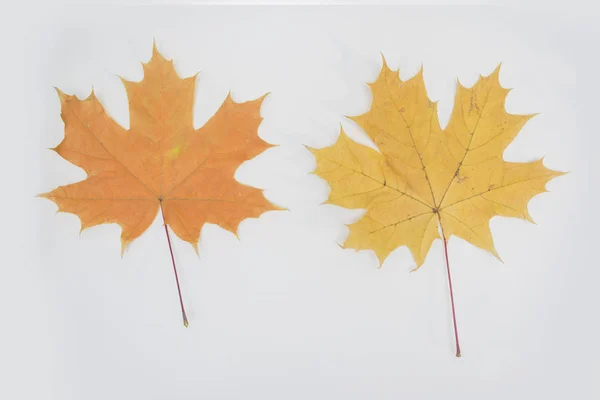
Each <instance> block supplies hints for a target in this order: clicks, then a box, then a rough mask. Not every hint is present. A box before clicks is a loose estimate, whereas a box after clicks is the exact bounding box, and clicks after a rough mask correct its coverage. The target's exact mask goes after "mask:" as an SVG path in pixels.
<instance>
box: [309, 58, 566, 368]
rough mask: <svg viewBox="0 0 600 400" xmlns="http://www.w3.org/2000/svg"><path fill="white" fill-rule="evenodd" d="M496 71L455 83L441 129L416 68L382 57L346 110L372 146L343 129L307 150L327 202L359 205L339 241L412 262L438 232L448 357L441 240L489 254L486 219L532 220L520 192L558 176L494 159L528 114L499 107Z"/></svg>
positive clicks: (532, 191) (538, 165) (531, 192)
mask: <svg viewBox="0 0 600 400" xmlns="http://www.w3.org/2000/svg"><path fill="white" fill-rule="evenodd" d="M498 74H499V67H498V68H497V69H496V70H495V71H494V72H493V73H492V74H491V75H489V76H487V77H480V79H479V80H478V81H477V83H475V85H474V86H473V87H471V88H466V87H464V86H462V85H460V83H459V84H458V90H457V92H456V97H455V101H454V109H453V111H452V115H451V117H450V121H449V123H448V125H447V127H446V128H445V129H444V130H442V129H441V127H440V125H439V121H438V113H437V104H436V103H435V102H432V101H431V100H430V99H429V98H428V96H427V92H426V90H425V84H424V81H423V73H422V70H420V71H419V72H418V73H417V75H415V76H414V77H412V78H411V79H409V80H407V81H402V80H401V79H400V76H399V72H398V71H396V72H394V71H392V70H390V69H389V68H388V66H387V65H386V63H385V60H384V61H383V67H382V70H381V73H380V75H379V77H378V78H377V80H376V81H375V82H373V83H372V84H370V85H369V86H370V88H371V91H372V94H373V102H372V105H371V109H370V110H369V111H368V112H366V113H365V114H363V115H360V116H358V117H351V119H353V120H354V121H356V122H357V123H358V125H359V126H360V127H361V128H362V129H363V130H364V131H365V132H366V133H367V134H368V135H369V137H370V138H371V139H372V140H373V142H374V143H375V144H376V145H377V147H378V149H379V151H380V152H377V151H375V150H373V149H371V148H369V147H366V146H363V145H359V144H357V143H355V142H354V141H352V140H351V139H350V138H349V137H348V136H346V134H345V133H344V132H343V130H342V132H341V134H340V137H339V139H338V140H337V142H336V143H335V144H334V145H333V146H331V147H327V148H324V149H310V150H311V151H312V153H313V154H314V156H315V158H316V159H317V169H316V171H315V173H316V174H317V175H318V176H320V177H321V178H323V179H325V180H326V181H327V182H328V183H329V185H330V186H331V192H330V195H329V200H328V203H329V204H334V205H338V206H342V207H346V208H358V209H366V213H365V214H364V216H363V217H362V218H361V219H360V220H359V221H358V222H356V223H354V224H352V225H350V234H349V236H348V238H347V239H346V241H345V243H344V246H343V247H345V248H351V249H356V250H363V249H372V250H374V251H375V254H376V255H377V257H378V259H379V263H380V265H381V264H383V261H384V260H385V258H386V257H387V256H388V255H389V254H390V253H391V252H392V251H393V250H394V249H396V248H398V247H400V246H407V247H408V249H409V250H410V252H411V253H412V255H413V257H414V259H415V262H416V264H417V268H419V267H420V266H421V265H422V264H423V263H424V261H425V257H426V256H427V253H428V252H429V249H430V248H431V244H432V243H433V241H434V240H435V239H436V238H439V237H440V233H439V232H441V236H442V240H443V243H444V251H445V257H446V267H447V273H448V284H449V286H450V300H451V303H452V316H453V323H454V336H455V340H456V356H457V357H460V356H461V351H460V344H459V340H458V330H457V326H456V314H455V308H454V295H453V290H452V279H451V276H450V265H449V262H448V248H447V240H448V238H449V237H450V236H452V235H456V236H458V237H461V238H463V239H465V240H466V241H468V242H470V243H472V244H473V245H475V246H477V247H479V248H482V249H485V250H487V251H489V252H491V253H492V254H493V255H495V256H496V257H498V253H497V252H496V249H495V247H494V242H493V239H492V234H491V232H490V227H489V221H490V219H491V218H492V217H494V216H505V217H516V218H523V219H526V220H529V221H531V217H530V216H529V213H528V212H527V203H528V202H529V200H531V198H532V197H533V196H535V195H536V194H538V193H541V192H544V191H545V190H546V189H545V186H546V183H547V182H548V181H549V180H551V179H552V178H554V177H557V176H559V175H562V174H563V173H561V172H557V171H552V170H549V169H547V168H546V167H544V165H543V162H542V160H538V161H534V162H529V163H515V162H507V161H504V160H503V158H502V155H503V153H504V150H505V149H506V147H507V146H508V145H509V144H510V143H511V142H512V140H513V139H514V138H515V137H516V136H517V134H518V133H519V131H520V129H521V128H522V127H523V125H524V124H525V123H526V122H527V121H528V120H529V119H530V118H531V117H532V115H512V114H509V113H507V112H506V110H505V108H504V102H505V99H506V96H507V94H508V92H509V90H508V89H504V88H502V86H500V82H499V81H498ZM498 258H499V257H498Z"/></svg>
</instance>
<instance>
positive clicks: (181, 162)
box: [40, 44, 279, 326]
mask: <svg viewBox="0 0 600 400" xmlns="http://www.w3.org/2000/svg"><path fill="white" fill-rule="evenodd" d="M142 65H143V69H144V78H143V79H142V81H140V82H130V81H126V80H124V79H122V82H123V84H124V85H125V89H126V91H127V97H128V99H129V114H130V129H129V130H126V129H124V128H123V127H121V126H120V125H119V124H117V123H116V122H115V121H114V120H113V119H112V118H111V117H110V116H109V115H108V114H107V113H106V111H105V110H104V107H103V106H102V104H101V103H100V102H99V101H98V99H97V98H96V96H95V95H94V92H93V91H92V93H91V94H90V96H89V97H88V98H86V99H85V100H79V99H78V98H77V97H75V96H70V95H67V94H65V93H63V92H62V91H60V90H59V89H57V92H58V95H59V98H60V102H61V117H62V119H63V121H64V123H65V137H64V140H63V141H62V142H61V143H60V144H59V145H58V146H56V147H55V148H54V149H53V150H54V151H56V152H57V153H58V154H59V155H60V156H62V157H63V158H64V159H66V160H67V161H69V162H71V163H73V164H75V165H77V166H79V167H81V168H83V169H84V170H85V172H86V173H87V179H85V180H83V181H81V182H77V183H74V184H71V185H66V186H61V187H58V188H57V189H55V190H53V191H51V192H49V193H45V194H42V195H40V196H42V197H45V198H47V199H50V200H52V201H54V202H55V203H56V204H57V205H58V208H59V211H63V212H69V213H72V214H75V215H77V216H78V217H79V219H80V220H81V230H84V229H86V228H90V227H92V226H95V225H99V224H104V223H117V224H119V225H120V226H121V229H122V232H121V251H122V252H123V251H124V250H125V247H126V246H127V245H128V244H129V243H130V242H131V241H133V240H134V239H136V238H137V237H139V236H140V235H141V234H142V233H143V232H144V231H145V230H146V229H147V228H148V227H149V226H150V224H151V223H152V221H153V220H154V218H155V217H156V215H157V213H158V211H159V209H160V211H161V213H162V216H163V219H164V224H165V231H166V233H167V239H168V241H169V247H171V243H170V238H169V236H168V235H169V231H168V229H167V225H168V226H169V227H170V228H171V229H172V230H173V232H174V233H175V234H176V235H177V236H178V237H179V238H181V239H182V240H184V241H186V242H189V243H190V244H192V246H193V247H194V249H195V250H196V252H198V247H197V243H198V239H199V236H200V230H201V229H202V226H203V225H204V224H206V223H212V224H217V225H219V226H221V227H223V228H224V229H226V230H228V231H230V232H233V233H234V234H236V231H237V228H238V225H239V224H240V222H241V221H242V220H244V219H246V218H253V217H258V216H259V215H261V214H262V213H264V212H266V211H269V210H276V209H279V208H278V207H276V206H274V205H272V204H271V203H270V202H269V201H267V200H266V199H265V197H264V196H263V192H262V190H259V189H256V188H252V187H249V186H245V185H243V184H241V183H239V182H237V181H236V180H235V179H234V173H235V171H236V169H237V168H238V166H239V165H240V164H241V163H242V162H244V161H246V160H249V159H251V158H253V157H255V156H257V155H258V154H259V153H261V152H263V151H264V150H266V149H267V148H269V147H271V145H270V144H268V143H266V142H265V141H263V140H262V139H261V138H260V137H258V134H257V131H258V126H259V124H260V123H261V121H262V118H261V116H260V107H261V104H262V101H263V99H264V96H263V97H261V98H259V99H257V100H253V101H248V102H245V103H236V102H234V101H233V100H232V99H231V96H230V95H228V96H227V98H226V99H225V101H224V102H223V104H222V105H221V106H220V108H219V109H218V110H217V111H216V113H215V114H214V115H213V116H212V117H211V118H210V119H209V120H208V122H206V124H205V125H204V126H202V127H201V128H199V129H194V126H193V104H194V90H195V83H196V75H194V76H191V77H189V78H185V79H181V78H179V76H178V75H177V73H176V72H175V69H174V67H173V63H172V61H170V60H166V59H165V58H163V56H162V55H161V54H160V53H159V52H158V50H157V48H156V44H155V45H154V46H153V51H152V58H151V59H150V61H149V62H148V63H145V64H144V63H143V64H142ZM172 255H173V254H172V250H171V256H172ZM173 267H174V268H175V261H174V259H173ZM175 274H177V272H176V270H175ZM177 286H178V290H179V282H178V281H177ZM179 294H180V301H181V293H179ZM181 307H182V313H183V315H184V323H185V324H186V326H187V318H186V317H185V311H184V310H183V302H181Z"/></svg>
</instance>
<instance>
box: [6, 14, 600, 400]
mask: <svg viewBox="0 0 600 400" xmlns="http://www.w3.org/2000/svg"><path fill="white" fill-rule="evenodd" d="M3 18H4V24H3V35H2V36H3V41H4V42H5V44H6V45H5V46H4V47H3V52H4V54H3V57H2V64H3V69H4V71H5V72H3V74H2V79H3V88H4V89H3V90H2V93H1V97H2V102H3V107H2V108H3V113H5V114H6V115H4V116H3V118H2V142H1V143H2V145H3V149H2V150H3V151H2V153H3V156H2V158H3V160H2V162H3V167H2V171H3V192H2V194H3V196H2V197H3V208H4V210H3V221H4V222H3V224H2V231H3V233H2V236H3V239H2V242H3V246H2V247H3V249H2V265H1V266H0V382H1V383H0V397H1V398H5V399H11V400H12V399H52V400H54V399H60V400H71V399H73V400H96V399H98V400H100V399H102V400H104V399H111V400H120V399H128V400H129V399H211V400H212V399H257V400H270V399H273V400H275V399H286V400H287V399H338V398H339V399H349V400H350V399H366V398H369V399H404V398H407V399H439V398H446V399H462V400H469V399H490V400H493V399H541V398H543V399H564V398H574V399H592V398H597V397H596V396H598V395H600V388H599V383H598V376H599V375H598V374H599V373H600V367H599V361H598V359H599V356H600V354H599V346H598V338H599V337H600V336H599V334H600V332H599V322H598V306H599V305H600V301H599V296H598V285H599V282H600V269H599V263H598V256H597V254H598V253H597V251H594V250H595V248H597V247H598V222H599V221H598V216H597V215H598V212H597V210H596V208H597V200H596V198H597V197H598V194H599V191H598V187H597V179H598V173H599V172H600V168H599V164H598V156H597V148H598V146H599V145H600V140H599V139H598V137H599V135H600V133H599V132H598V126H597V125H595V124H594V122H593V120H597V118H595V116H596V115H597V114H598V109H599V107H600V104H599V103H598V91H597V90H596V89H595V87H594V86H593V85H594V84H595V83H594V81H593V79H592V78H593V77H594V74H596V73H597V69H596V67H595V64H597V59H598V58H597V57H598V56H597V54H598V51H600V50H599V49H600V46H598V41H597V35H598V28H592V23H593V22H594V21H595V20H596V21H597V19H596V18H597V13H595V12H590V11H587V10H581V9H578V8H572V9H571V10H559V9H554V10H544V9H540V8H537V9H529V10H516V9H501V8H496V9H492V8H470V7H462V8H444V7H436V8H433V7H430V8H422V9H417V8H389V7H388V8H382V7H371V8H369V7H362V8H361V7H358V8H357V7H354V8H353V7H337V8H336V7H329V8H276V7H266V8H244V7H227V8H218V7H204V8H159V7H146V8H141V7H132V8H90V7H86V8H76V7H57V8H36V7H30V8H27V7H25V8H23V9H21V10H20V12H19V13H15V14H4V17H3ZM153 38H156V42H157V45H158V48H159V50H160V51H161V52H162V53H163V54H164V55H165V56H166V57H168V58H172V59H173V60H174V62H175V67H176V69H177V71H178V72H179V74H180V75H181V76H189V75H192V74H194V73H195V72H197V71H198V70H200V71H201V72H200V75H199V77H198V84H197V93H196V103H195V124H196V126H200V125H202V124H203V123H204V122H205V121H206V120H207V118H209V117H210V116H211V115H212V114H213V113H214V112H215V110H216V109H217V108H218V107H219V105H220V103H221V102H222V101H223V99H224V98H225V96H226V94H227V92H228V91H229V90H231V91H232V95H233V98H234V99H235V100H237V101H244V100H248V99H253V98H256V97H258V96H260V95H262V94H263V93H265V92H271V93H272V94H271V95H270V96H269V97H268V98H267V100H266V101H265V103H264V106H263V108H262V115H263V117H264V118H265V119H264V122H263V123H262V125H261V126H260V129H259V135H260V136H261V137H262V138H264V139H265V140H266V141H268V142H270V143H273V144H279V145H280V146H279V147H277V148H273V149H269V150H268V151H266V152H265V153H263V154H261V155H259V156H258V157H256V158H255V159H253V160H251V161H249V162H246V163H244V164H243V165H242V167H241V168H240V169H239V170H238V172H237V174H236V177H237V179H238V180H240V181H241V182H243V183H246V184H249V185H253V186H256V187H259V188H264V189H266V191H265V193H266V196H267V197H268V199H270V200H271V201H272V202H274V203H276V204H277V205H280V206H282V207H287V208H289V209H290V211H289V212H270V213H267V214H264V215H263V216H262V217H261V218H259V219H251V220H247V221H245V222H243V223H242V225H241V226H240V232H239V233H240V240H239V241H238V240H237V239H236V238H235V236H234V235H232V234H230V233H227V232H226V231H224V230H223V229H221V228H219V227H217V226H206V227H205V228H204V229H203V231H202V235H201V240H200V245H199V251H200V257H198V256H196V254H195V253H194V251H193V249H192V247H191V246H190V245H189V244H186V243H185V242H182V241H181V240H179V239H175V240H174V252H175V257H176V260H177V264H178V266H179V273H180V279H181V283H182V290H183V293H184V301H185V304H186V307H187V310H188V315H189V318H190V327H189V328H188V329H185V328H184V327H183V326H182V324H181V316H180V312H179V304H178V299H177V292H176V288H175V282H174V278H173V273H172V268H171V265H170V260H169V253H168V247H167V243H166V239H165V236H164V231H163V230H162V227H161V220H160V219H158V218H157V220H156V221H155V222H154V224H153V225H152V226H151V227H150V228H149V229H148V231H147V232H146V233H145V234H144V235H143V236H142V237H140V238H139V239H138V240H136V241H135V242H134V243H133V244H132V245H131V246H130V247H129V249H128V251H127V252H126V254H125V256H124V258H121V257H120V254H119V253H120V252H119V250H120V242H119V233H120V232H119V228H118V227H117V226H116V225H105V226H101V227H95V228H92V229H90V230H87V231H85V232H83V233H82V234H81V235H79V221H78V219H77V217H75V216H73V215H70V214H55V210H56V206H55V205H54V204H53V203H51V202H49V201H47V200H43V199H38V198H35V197H34V196H35V195H36V194H37V193H40V192H45V191H49V190H51V189H53V188H55V187H56V186H58V185H63V184H67V183H71V182H76V181H78V180H80V179H83V178H84V173H83V172H82V170H80V169H78V168H77V167H75V166H73V165H70V164H69V163H67V162H66V161H64V160H62V159H61V158H60V157H59V156H58V155H56V154H55V153H53V152H51V151H48V150H46V149H47V148H49V147H54V146H55V145H56V144H58V143H59V142H60V140H61V138H62V136H63V123H62V121H61V119H60V115H59V114H60V111H59V108H60V107H59V101H58V98H57V96H56V93H55V92H54V89H53V86H57V87H60V88H61V89H62V90H63V91H65V92H67V93H73V94H77V95H78V96H80V97H85V96H87V95H88V94H89V92H90V90H91V88H92V85H93V86H94V88H95V92H96V94H97V96H98V97H99V99H100V100H101V101H102V103H103V104H104V106H105V107H106V109H107V110H108V112H109V114H111V115H112V116H113V117H114V118H115V119H116V120H117V121H118V122H119V123H120V124H122V125H123V126H126V127H128V124H129V119H128V111H127V98H126V94H125V90H124V88H123V87H122V85H121V83H120V81H119V79H118V77H117V75H116V74H119V75H120V76H123V77H124V78H126V79H129V80H137V79H141V78H142V68H141V65H140V63H139V62H140V61H148V59H149V57H150V54H151V47H152V39H153ZM380 52H382V53H383V54H384V55H385V56H386V58H387V60H388V64H389V65H390V66H391V67H392V68H396V67H399V68H400V71H401V75H402V77H403V78H408V77H410V76H412V75H413V74H414V73H415V72H416V71H417V70H418V68H419V66H420V65H421V64H423V66H424V74H425V81H426V84H427V88H428V91H429V95H430V97H431V98H432V99H433V100H439V102H440V103H439V110H440V120H441V123H442V125H445V123H446V121H447V120H448V116H449V114H450V111H451V108H452V103H453V96H454V91H455V86H456V78H457V77H458V78H459V79H460V81H461V82H462V83H463V84H465V85H469V86H470V85H471V84H473V83H474V82H475V80H476V79H477V76H478V74H480V73H481V74H484V75H486V74H488V73H490V72H491V71H492V70H493V69H494V68H495V67H496V66H497V65H498V64H499V63H500V62H502V63H503V64H502V69H501V75H500V81H501V83H502V85H503V86H505V87H512V88H514V90H513V91H512V92H511V93H510V95H509V97H508V100H507V109H508V111H509V112H513V113H521V114H524V113H533V112H540V113H541V114H540V115H539V116H537V117H535V118H534V119H533V120H532V121H530V122H529V123H528V124H527V125H526V126H525V128H524V129H523V130H522V133H521V134H520V136H519V137H518V138H517V139H516V140H515V141H514V143H513V144H511V146H510V147H509V148H508V149H507V151H506V153H505V158H506V159H507V160H511V161H531V160H533V159H537V158H539V157H541V156H546V158H545V164H546V166H548V167H550V168H553V169H557V170H563V171H572V172H571V174H569V175H567V176H564V177H560V178H557V179H556V180H555V181H553V182H551V183H550V184H549V185H548V188H549V190H550V193H546V194H542V195H539V196H537V197H536V198H535V199H534V200H533V201H532V202H531V203H530V211H531V214H532V216H533V218H534V220H535V221H536V222H537V225H534V224H529V223H527V222H525V221H520V220H514V219H505V218H495V219H493V221H492V224H491V225H492V231H493V234H494V237H495V240H496V246H497V249H498V251H499V253H500V255H501V257H502V258H503V260H504V264H502V263H500V262H499V261H497V260H496V259H494V258H493V257H492V256H491V255H489V254H487V253H485V252H483V251H481V250H479V249H477V248H475V247H473V246H471V245H469V244H467V243H465V242H463V241H462V240H460V239H457V238H452V239H451V240H450V243H449V251H450V261H451V265H452V268H453V279H454V288H455V294H456V307H457V313H458V323H459V330H460V337H461V344H462V347H463V357H462V358H461V359H456V358H455V357H454V349H453V335H452V330H451V314H450V308H449V307H450V306H449V298H448V288H447V281H446V275H445V269H444V261H443V250H442V245H441V242H439V241H436V243H435V244H434V246H433V247H432V249H431V251H430V253H429V256H428V258H427V261H426V263H425V265H424V266H423V267H422V268H421V269H420V270H419V271H418V272H415V273H409V271H410V269H411V268H412V267H414V262H413V261H412V259H411V257H410V254H409V252H408V250H407V249H406V248H401V249H398V250H396V251H395V252H394V253H393V254H392V255H391V256H390V257H389V258H388V259H387V260H386V262H385V264H384V265H383V268H381V269H379V268H378V263H377V260H376V258H375V256H374V254H373V253H372V252H370V251H363V252H359V253H356V252H354V251H352V250H343V249H341V248H340V247H339V246H338V245H336V242H343V240H344V238H345V236H346V234H347V228H346V227H345V224H349V223H351V222H353V221H355V220H356V218H357V217H358V216H359V215H360V212H356V211H350V210H345V209H342V208H338V207H334V206H321V205H320V203H321V202H322V201H324V200H325V199H326V198H327V194H328V186H327V184H326V183H325V182H324V181H322V180H320V179H319V178H317V177H316V176H313V175H310V174H309V173H310V172H311V171H312V170H313V169H314V167H315V161H314V159H313V158H312V156H311V155H310V153H309V152H308V151H307V150H305V149H304V148H303V146H302V145H303V144H305V145H309V146H312V147H323V146H328V145H330V144H332V143H333V142H334V141H335V139H336V137H337V135H338V133H339V126H340V123H341V124H342V125H343V126H344V128H345V129H347V131H348V132H349V134H350V135H351V136H352V137H353V138H355V139H356V140H357V141H360V142H362V143H368V140H367V139H366V135H365V134H364V133H363V132H361V131H360V129H358V128H357V126H355V125H354V124H353V123H351V122H350V121H348V120H346V119H345V118H344V117H343V116H344V115H357V114H360V113H363V112H365V111H366V110H367V109H368V108H369V105H370V99H371V97H370V92H369V90H368V88H367V86H366V85H365V82H368V81H373V80H374V79H375V78H376V76H377V74H378V72H379V69H380V67H381V56H380ZM577 80H578V81H579V85H577V82H576V81H577ZM594 183H595V184H594Z"/></svg>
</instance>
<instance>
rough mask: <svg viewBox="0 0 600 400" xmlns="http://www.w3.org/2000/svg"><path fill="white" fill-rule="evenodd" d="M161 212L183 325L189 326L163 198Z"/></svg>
mask: <svg viewBox="0 0 600 400" xmlns="http://www.w3.org/2000/svg"><path fill="white" fill-rule="evenodd" d="M160 213H161V214H162V217H163V225H164V227H165V233H166V234H167V242H168V243H169V252H170V253H171V261H172V262H173V272H174V273H175V282H176V283H177V293H178V294H179V305H180V306H181V316H182V317H183V326H185V327H186V328H187V327H188V325H189V323H188V319H187V315H186V314H185V307H184V306H183V298H182V296H181V287H180V286H179V276H178V275H177V267H176V266H175V256H174V255H173V247H172V246H171V236H169V228H168V226H167V220H166V219H165V212H164V210H163V206H162V200H161V201H160Z"/></svg>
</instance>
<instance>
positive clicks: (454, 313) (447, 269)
mask: <svg viewBox="0 0 600 400" xmlns="http://www.w3.org/2000/svg"><path fill="white" fill-rule="evenodd" d="M438 218H439V214H438ZM439 220H440V228H441V229H442V239H443V240H444V255H445V256H446V271H447V272H448V286H449V287H450V303H451V304H452V323H453V325H454V339H455V341H456V357H460V356H461V354H460V343H459V341H458V328H457V327H456V311H455V309H454V291H453V290H452V276H451V275H450V261H448V241H447V240H446V234H445V233H444V227H443V226H442V221H441V218H439Z"/></svg>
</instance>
